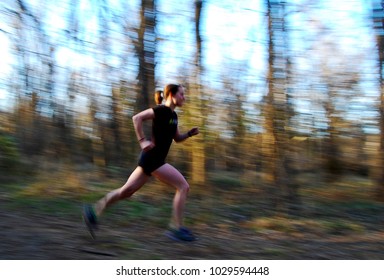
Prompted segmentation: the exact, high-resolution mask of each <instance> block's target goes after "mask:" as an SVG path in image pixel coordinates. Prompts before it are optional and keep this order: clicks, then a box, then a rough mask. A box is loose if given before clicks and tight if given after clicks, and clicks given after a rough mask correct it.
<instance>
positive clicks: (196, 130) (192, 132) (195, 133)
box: [188, 127, 199, 137]
mask: <svg viewBox="0 0 384 280" xmlns="http://www.w3.org/2000/svg"><path fill="white" fill-rule="evenodd" d="M197 134H199V128H198V127H194V128H192V129H191V130H190V131H188V136H189V137H192V136H194V135H197Z"/></svg>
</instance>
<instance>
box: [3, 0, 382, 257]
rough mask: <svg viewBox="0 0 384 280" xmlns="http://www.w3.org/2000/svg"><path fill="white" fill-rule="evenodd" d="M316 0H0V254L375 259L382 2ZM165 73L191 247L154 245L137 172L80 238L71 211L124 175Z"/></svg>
mask: <svg viewBox="0 0 384 280" xmlns="http://www.w3.org/2000/svg"><path fill="white" fill-rule="evenodd" d="M332 2H333V1H316V0H299V1H290V0H288V1H279V0H259V1H257V0H252V1H251V0H250V1H235V0H226V1H216V0H195V1H176V0H136V1H124V0H114V1H113V0H81V1H77V0H59V1H49V0H39V1H38V0H16V1H10V0H9V1H7V0H6V1H3V2H2V3H1V4H0V15H1V17H0V44H1V45H2V47H1V48H0V50H1V58H2V59H1V61H0V225H1V227H2V228H3V229H4V230H2V231H1V232H0V238H1V240H7V242H4V243H2V244H0V253H1V257H0V258H1V259H175V258H176V259H382V258H383V257H384V253H383V252H384V251H383V250H382V249H384V241H383V240H384V239H383V238H382V237H383V236H384V228H383V221H384V215H383V213H384V212H383V210H384V168H383V166H384V87H383V83H384V81H383V78H384V75H383V64H384V5H383V3H382V2H381V1H376V0H372V1H363V0H345V1H342V2H343V3H339V5H336V4H334V5H333V4H332ZM168 83H179V84H182V85H183V87H184V88H185V92H186V94H185V95H186V103H185V105H184V106H183V107H182V108H178V109H177V113H178V116H179V128H180V130H181V131H183V132H186V131H187V130H188V129H190V128H192V127H195V126H197V127H199V130H200V134H199V135H197V136H195V137H193V138H191V139H189V140H188V141H186V142H183V143H173V145H172V147H171V150H170V153H169V155H168V158H167V161H168V162H169V163H171V164H172V165H174V166H175V167H176V168H177V169H178V170H180V172H181V173H182V174H183V175H184V176H185V177H186V179H187V180H188V182H189V184H190V186H191V191H190V197H189V200H188V204H187V210H186V211H187V215H186V216H187V217H186V223H187V224H189V225H190V226H191V228H193V229H194V230H195V231H196V232H197V233H198V234H199V235H200V236H201V240H200V241H198V245H194V246H192V247H186V246H185V245H183V244H176V245H174V246H172V248H169V242H168V241H167V240H166V237H164V235H163V234H162V233H163V231H164V230H165V228H166V226H167V223H168V220H169V217H170V212H171V207H172V205H171V200H172V197H173V193H174V190H173V189H170V188H169V187H167V186H165V185H163V184H162V183H160V182H158V181H156V180H151V181H150V183H149V184H148V185H147V186H145V187H143V189H141V190H140V191H139V192H138V193H137V194H135V195H134V196H133V197H132V198H131V199H130V200H129V201H126V202H122V203H119V204H118V205H116V206H114V207H113V208H112V209H111V210H108V213H107V214H106V215H105V218H103V221H102V225H101V227H102V228H101V230H100V238H99V239H98V240H97V241H96V242H94V241H92V240H90V238H89V237H88V236H87V233H86V231H85V229H84V228H83V225H82V221H81V205H82V204H83V203H85V202H94V201H95V200H96V199H98V198H100V197H101V196H103V195H104V194H105V193H106V192H107V191H110V190H112V189H115V188H117V187H120V186H121V185H123V184H124V183H125V181H126V179H127V178H128V176H129V174H130V173H131V172H132V171H133V169H134V168H135V167H136V166H137V160H138V155H139V153H140V145H139V143H138V140H137V137H136V135H135V131H134V127H133V123H132V117H133V116H134V115H135V114H136V113H138V112H140V111H142V110H144V109H147V108H150V107H153V106H154V105H155V101H154V93H155V91H156V90H158V89H162V88H164V86H165V85H166V84H168ZM145 132H146V134H147V136H148V137H150V133H151V130H150V123H149V124H148V126H147V127H145ZM16 245H17V246H16ZM56 248H60V250H57V249H56Z"/></svg>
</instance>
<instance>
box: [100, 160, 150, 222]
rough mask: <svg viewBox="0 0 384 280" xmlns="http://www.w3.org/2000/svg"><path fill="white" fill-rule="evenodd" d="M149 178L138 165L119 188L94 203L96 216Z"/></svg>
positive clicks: (127, 195)
mask: <svg viewBox="0 0 384 280" xmlns="http://www.w3.org/2000/svg"><path fill="white" fill-rule="evenodd" d="M148 179H149V176H148V175H147V174H145V173H144V170H143V168H142V167H140V166H138V167H137V168H136V169H135V170H134V171H133V172H132V174H131V175H130V176H129V178H128V180H127V182H126V183H125V184H124V186H122V187H121V188H119V189H116V190H113V191H111V192H110V193H108V194H107V195H106V196H104V197H103V198H102V199H100V200H99V201H98V202H97V203H96V205H95V211H96V216H100V215H101V214H102V213H103V211H104V210H105V209H106V208H107V207H109V206H110V205H111V204H113V203H115V202H117V201H119V200H122V199H125V198H128V197H130V196H131V195H133V194H134V193H135V192H136V191H137V190H139V189H140V188H141V187H142V186H143V185H144V184H145V183H146V182H147V181H148Z"/></svg>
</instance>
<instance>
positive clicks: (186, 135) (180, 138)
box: [173, 127, 199, 142]
mask: <svg viewBox="0 0 384 280" xmlns="http://www.w3.org/2000/svg"><path fill="white" fill-rule="evenodd" d="M197 134H199V128H198V127H194V128H192V129H191V130H189V131H188V132H187V133H180V131H179V128H177V130H176V133H175V136H174V137H173V140H175V142H182V141H184V140H185V139H187V138H189V137H192V136H194V135H197Z"/></svg>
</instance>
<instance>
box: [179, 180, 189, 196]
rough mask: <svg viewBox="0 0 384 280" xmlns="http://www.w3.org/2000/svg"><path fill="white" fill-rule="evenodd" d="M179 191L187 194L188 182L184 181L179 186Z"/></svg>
mask: <svg viewBox="0 0 384 280" xmlns="http://www.w3.org/2000/svg"><path fill="white" fill-rule="evenodd" d="M179 190H180V191H182V192H185V193H188V192H189V184H188V182H187V181H185V182H183V183H182V184H180V186H179Z"/></svg>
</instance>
